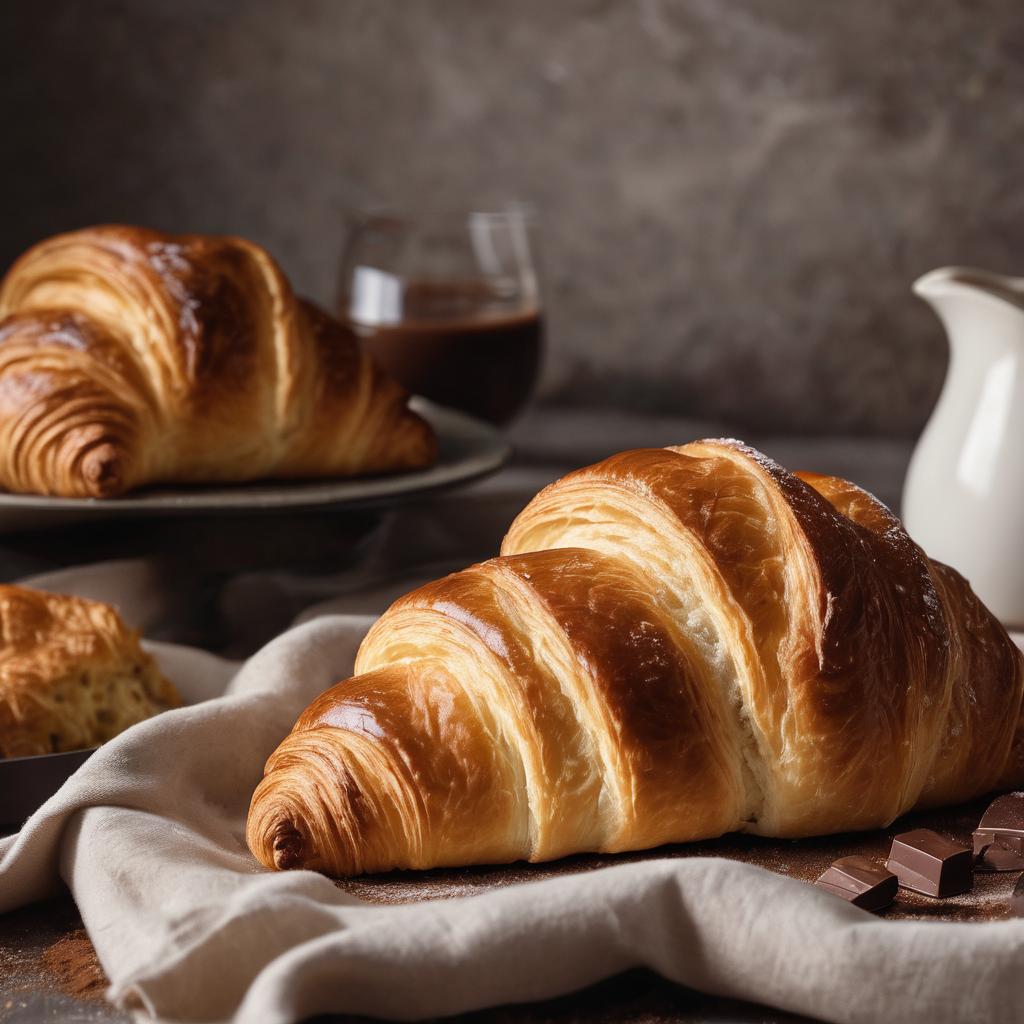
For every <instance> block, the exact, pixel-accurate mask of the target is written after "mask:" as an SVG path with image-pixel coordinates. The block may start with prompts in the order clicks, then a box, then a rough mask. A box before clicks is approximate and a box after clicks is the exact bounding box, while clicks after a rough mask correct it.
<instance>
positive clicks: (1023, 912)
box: [1010, 875, 1024, 917]
mask: <svg viewBox="0 0 1024 1024" xmlns="http://www.w3.org/2000/svg"><path fill="white" fill-rule="evenodd" d="M1010 917H1024V875H1021V877H1020V878H1018V879H1017V884H1016V885H1015V886H1014V887H1013V893H1012V894H1011V896H1010Z"/></svg>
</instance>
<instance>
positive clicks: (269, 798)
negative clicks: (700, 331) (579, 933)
mask: <svg viewBox="0 0 1024 1024" xmlns="http://www.w3.org/2000/svg"><path fill="white" fill-rule="evenodd" d="M356 672H357V673H358V674H357V675H356V676H355V677H354V678H352V679H349V680H347V681H346V682H343V683H339V684H338V685H337V686H335V687H333V688H332V689H330V690H328V691H327V692H326V693H324V694H322V695H321V696H320V697H318V698H317V699H316V700H315V701H314V702H313V703H312V704H311V705H310V706H309V707H308V708H307V709H306V711H305V712H304V713H303V715H302V716H301V717H300V719H299V721H298V722H297V724H296V725H295V728H294V730H293V731H292V733H291V734H290V735H289V736H288V737H287V738H286V739H285V740H284V741H283V742H282V743H281V745H280V746H279V747H278V749H277V751H276V752H275V753H274V754H273V755H272V756H271V757H270V760H269V761H268V763H267V766H266V774H265V777H264V779H263V781H262V782H261V783H260V785H259V787H258V788H257V790H256V792H255V794H254V796H253V800H252V806H251V809H250V812H249V823H248V842H249V846H250V848H251V849H252V851H253V852H254V853H255V855H256V856H257V857H258V858H259V860H260V861H261V862H262V863H263V864H265V865H267V866H268V867H276V868H293V867H305V868H313V869H316V870H319V871H323V872H326V873H329V874H333V875H348V874H355V873H359V872H364V871H383V870H388V869H391V868H429V867H434V866H442V865H462V864H472V863H483V862H507V861H512V860H517V859H521V858H525V859H529V860H534V861H539V860H547V859H551V858H555V857H560V856H563V855H566V854H570V853H576V852H584V851H607V852H613V851H621V850H635V849H643V848H647V847H653V846H657V845H660V844H662V843H669V842H681V841H689V840H697V839H704V838H709V837H713V836H717V835H720V834H722V833H724V832H728V831H733V830H744V831H748V832H755V833H759V834H761V835H767V836H810V835H817V834H823V833H830V832H840V831H847V830H855V829H868V828H875V827H880V826H884V825H886V824H888V823H889V822H891V821H892V820H893V819H894V818H896V817H897V816H898V815H900V814H902V813H903V812H905V811H907V810H909V809H911V808H913V807H920V806H926V805H934V804H944V803H952V802H957V801H961V800H965V799H968V798H970V797H973V796H976V795H979V794H981V793H984V792H987V791H988V790H991V789H998V788H1007V787H1019V786H1020V785H1022V784H1024V726H1022V720H1021V715H1020V712H1021V693H1022V686H1024V659H1022V656H1021V654H1020V652H1019V651H1018V650H1017V648H1016V647H1015V646H1014V645H1013V643H1012V642H1011V641H1010V639H1009V637H1008V636H1007V634H1006V632H1005V630H1004V629H1003V628H1002V626H1001V625H1000V624H999V623H998V622H997V621H996V619H995V618H994V617H993V616H992V615H991V614H990V613H989V612H988V611H987V610H986V609H985V608H984V607H983V606H982V605H981V603H980V602H979V601H978V599H977V598H976V597H975V596H974V594H973V593H972V592H971V590H970V588H969V586H968V585H967V583H966V582H965V581H964V579H963V578H962V577H961V576H959V575H958V574H957V573H956V572H954V571H953V570H952V569H949V568H947V567H946V566H942V565H939V564H937V563H933V562H931V561H929V559H928V558H927V556H926V555H925V554H924V552H922V551H921V549H920V548H918V547H917V546H916V545H915V544H914V543H913V542H912V541H911V540H910V538H909V537H908V536H907V534H906V533H905V532H904V530H903V528H902V526H901V525H900V523H899V521H898V520H897V519H896V518H895V517H894V516H893V515H892V514H891V513H890V512H889V510H888V509H886V508H885V507H884V506H883V505H882V504H880V503H879V502H878V501H877V500H876V499H874V498H873V497H871V496H870V495H869V494H867V493H866V492H864V491H862V490H861V489H859V488H857V487H855V486H854V485H853V484H850V483H848V482H846V481H845V480H839V479H837V478H835V477H826V476H817V475H812V474H801V475H799V476H797V475H793V474H791V473H788V472H787V471H786V470H784V469H783V468H782V467H780V466H778V465H776V464H775V463H774V462H772V461H771V460H769V459H767V458H765V457H764V456H763V455H761V454H760V453H758V452H756V451H754V450H752V449H750V448H748V447H746V446H744V445H742V444H740V443H739V442H735V441H698V442H695V443H693V444H689V445H685V446H683V447H680V448H671V449H643V450H639V451H631V452H625V453H623V454H621V455H616V456H614V457H612V458H610V459H606V460H605V461H604V462H600V463H598V464H597V465H595V466H591V467H589V468H587V469H582V470H580V471H578V472H575V473H571V474H569V475H568V476H566V477H564V478H563V479H562V480H559V481H557V482H556V483H554V484H552V485H551V486H550V487H548V488H546V489H545V490H544V491H542V492H541V493H540V494H539V495H538V496H537V497H536V498H535V499H534V500H533V501H532V502H531V503H530V504H529V505H528V506H527V508H526V509H525V510H524V511H523V512H522V513H521V514H520V515H519V517H518V518H517V519H516V521H515V522H514V523H513V524H512V527H511V529H510V530H509V532H508V534H507V536H506V537H505V541H504V544H503V546H502V557H500V558H496V559H493V560H491V561H489V562H484V563H483V564H481V565H476V566H473V567H472V568H470V569H467V570H465V571H464V572H460V573H455V574H454V575H452V576H449V577H447V578H446V579H443V580H439V581H438V582H436V583H431V584H429V585H427V586H425V587H422V588H421V589H419V590H417V591H415V592H413V593H411V594H409V595H407V596H406V597H403V598H401V599H400V600H399V601H397V602H396V603H395V604H394V605H393V606H392V607H391V608H390V609H389V611H388V612H387V613H386V614H385V615H384V616H383V618H381V619H380V620H379V621H378V622H377V623H376V624H375V625H374V627H373V628H372V629H371V630H370V632H369V634H368V635H367V637H366V639H365V641H364V642H363V645H362V647H361V649H360V651H359V655H358V658H357V661H356Z"/></svg>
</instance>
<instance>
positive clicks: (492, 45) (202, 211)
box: [0, 0, 1024, 434]
mask: <svg viewBox="0 0 1024 1024" xmlns="http://www.w3.org/2000/svg"><path fill="white" fill-rule="evenodd" d="M1022 96H1024V8H1022V7H1021V4H1020V0H983V2H976V3H966V2H952V0H935V2H932V3H921V2H920V0H872V2H868V3H864V4H854V3H850V4H846V3H837V2H832V3H828V2H823V0H740V2H724V0H635V2H629V0H622V2H614V3H613V2H598V0H573V2H558V3H556V2H553V0H497V2H495V0H489V2H486V3H484V2H480V0H301V2H289V3H286V2H283V0H282V2H270V0H255V2H236V3H229V2H208V0H203V2H200V0H175V2H171V0H165V2H162V3H159V2H155V0H136V2H111V0H103V2H100V0H94V2H90V3H86V2H81V0H78V2H74V3H61V2H53V0H51V2H49V3H40V2H38V0H25V2H22V0H6V2H5V3H4V4H3V5H2V7H0V98H2V108H0V109H2V111H3V132H2V135H0V138H2V140H3V141H2V144H0V145H2V150H0V155H2V159H0V213H2V222H0V223H2V231H0V266H6V264H7V263H8V262H9V261H10V259H11V258H13V256H14V255H15V254H16V253H17V252H18V251H19V250H20V249H21V248H23V247H24V246H26V245H28V244H29V243H31V242H32V241H34V240H35V239H37V238H39V237H41V236H43V235H46V234H48V233H51V232H54V231H58V230H61V229H66V228H69V227H72V226H78V225H81V224H85V223H89V222H96V221H103V220H121V221H137V222H141V223H149V224H153V225H156V226H160V227H164V228H167V229H179V230H186V229H188V230H205V231H231V232H239V233H243V234H247V235H250V236H252V237H253V238H255V239H257V240H258V241H261V242H263V243H264V244H266V245H267V246H268V247H270V248H271V249H272V251H273V252H275V253H276V254H277V255H278V257H279V258H280V260H281V261H282V263H283V264H284V266H285V268H286V269H287V270H288V271H289V273H290V274H291V275H292V277H293V279H294V280H295V281H296V283H297V284H298V285H299V287H300V288H302V289H304V290H305V291H307V292H308V293H310V294H312V295H314V296H316V297H318V298H320V299H322V300H327V299H329V298H330V297H331V295H332V292H333V288H334V270H335V262H336V254H337V251H338V248H339V242H340V239H339V232H340V229H341V223H342V217H343V213H344V210H345V208H346V207H349V206H353V205H358V204H360V203H364V202H366V201H368V200H372V199H378V198H386V199H387V198H398V199H404V200H409V199H411V200H415V199H417V198H419V197H426V198H430V199H432V200H437V199H440V200H442V201H457V200H459V199H460V198H462V197H465V196H470V195H474V194H481V193H482V194H489V195H501V194H505V195H514V196H520V197H525V198H530V199H533V200H535V201H536V202H538V203H539V204H540V205H541V207H542V209H543V211H544V222H545V229H546V253H545V255H546V267H547V281H548V299H549V304H550V309H551V330H552V336H551V351H550V358H549V362H548V367H547V371H546V376H545V381H544V392H543V393H544V395H545V396H546V397H547V398H548V399H549V400H558V401H568V402H573V403H577V404H597V403H614V404H617V405H620V406H628V407H635V408H642V409H650V410H652V411H654V410H656V411H662V412H680V413H688V414H695V415H708V416H720V417H727V418H729V419H731V420H733V421H735V422H736V424H737V426H743V425H749V426H751V427H755V428H765V427H769V428H771V429H793V430H807V431H820V432H837V431H863V432H870V433H892V434H909V433H913V432H914V431H915V430H916V429H918V428H919V426H920V425H921V423H922V422H923V420H924V418H925V416H926V415H927V413H928V410H929V409H930V406H931V403H932V401H933V400H934V397H935V395H936V393H937V389H938V386H939V383H940V381H941V377H942V373H943V367H944V363H945V348H944V343H943V341H942V338H941V334H940V333H939V329H938V326H937V324H936V323H935V322H933V321H932V319H931V317H930V314H929V313H928V312H927V311H926V310H925V309H924V308H923V307H921V306H919V305H918V303H917V301H916V300H915V299H913V298H912V297H911V296H910V293H909V291H908V288H909V284H910V282H911V281H912V280H913V278H914V277H915V276H916V275H917V274H919V273H921V272H923V271H925V270H928V269H930V268H931V267H933V266H936V265H939V264H942V263H947V262H954V261H955V262H973V263H977V264H981V265H986V266H990V267H992V268H993V269H1002V270H1013V269H1016V270H1017V271H1018V272H1020V271H1024V102H1022Z"/></svg>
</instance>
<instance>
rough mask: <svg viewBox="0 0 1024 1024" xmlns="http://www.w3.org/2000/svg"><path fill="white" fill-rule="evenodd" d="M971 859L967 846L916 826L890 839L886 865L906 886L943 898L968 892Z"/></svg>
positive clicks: (971, 877) (971, 880)
mask: <svg viewBox="0 0 1024 1024" xmlns="http://www.w3.org/2000/svg"><path fill="white" fill-rule="evenodd" d="M973 862H974V857H973V855H972V853H971V851H970V850H969V849H968V848H967V847H966V846H961V845H960V844H959V843H954V842H953V841H952V840H951V839H946V837H945V836H940V835H939V834H938V832H933V831H932V830H931V829H930V828H916V829H914V831H913V832H904V833H903V834H902V835H898V836H896V837H895V838H894V839H893V841H892V849H890V850H889V859H888V860H887V861H886V863H885V866H886V867H887V868H888V869H889V870H890V871H892V872H893V873H894V874H895V875H896V877H897V878H899V880H900V885H902V886H903V887H904V888H905V889H910V890H912V891H913V892H919V893H922V894H923V895H925V896H937V897H939V898H942V897H945V896H959V895H960V894H961V893H964V892H969V891H970V889H971V886H972V885H973V884H974V876H973V874H972V868H973Z"/></svg>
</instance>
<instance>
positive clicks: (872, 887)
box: [814, 856, 899, 910]
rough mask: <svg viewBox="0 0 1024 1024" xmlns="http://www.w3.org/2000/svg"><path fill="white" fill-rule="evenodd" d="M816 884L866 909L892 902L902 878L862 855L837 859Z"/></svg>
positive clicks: (873, 908)
mask: <svg viewBox="0 0 1024 1024" xmlns="http://www.w3.org/2000/svg"><path fill="white" fill-rule="evenodd" d="M814 884H815V885H817V886H818V887H819V888H821V889H824V890H826V891H827V892H831V893H834V894H835V895H836V896H841V897H842V898H843V899H844V900H847V901H849V902H850V903H852V904H853V905H854V906H855V907H863V909H864V910H881V909H882V908H883V907H887V906H889V904H890V903H892V901H893V900H894V899H896V890H897V889H898V888H899V881H898V879H897V878H896V876H895V875H894V874H893V873H892V872H891V871H887V870H886V869H885V868H883V867H882V866H881V865H880V864H876V863H875V862H874V861H872V860H868V858H867V857H860V856H853V857H840V858H839V860H837V861H833V862H832V866H831V867H830V868H828V869H827V870H826V871H825V872H824V874H822V876H821V877H820V878H819V879H818V880H817V881H816V882H815V883H814Z"/></svg>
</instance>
